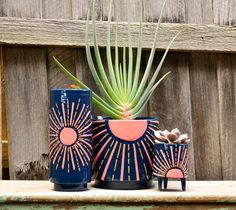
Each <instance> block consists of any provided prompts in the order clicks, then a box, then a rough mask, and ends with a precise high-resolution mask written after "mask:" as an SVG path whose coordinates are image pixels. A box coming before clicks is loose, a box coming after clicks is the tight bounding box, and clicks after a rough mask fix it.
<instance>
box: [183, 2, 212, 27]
mask: <svg viewBox="0 0 236 210" xmlns="http://www.w3.org/2000/svg"><path fill="white" fill-rule="evenodd" d="M212 2H213V1H212V0H198V1H196V0H187V1H185V3H186V22H187V23H195V24H212V23H213V10H212V8H213V4H212Z"/></svg>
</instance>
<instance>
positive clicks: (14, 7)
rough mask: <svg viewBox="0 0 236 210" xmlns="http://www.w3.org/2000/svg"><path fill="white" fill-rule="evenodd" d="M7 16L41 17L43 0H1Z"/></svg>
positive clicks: (3, 11)
mask: <svg viewBox="0 0 236 210" xmlns="http://www.w3.org/2000/svg"><path fill="white" fill-rule="evenodd" d="M1 2H2V14H3V16H4V17H5V16H6V17H18V18H41V16H42V13H41V0H17V1H15V0H1Z"/></svg>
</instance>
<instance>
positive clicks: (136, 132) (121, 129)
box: [108, 120, 148, 141]
mask: <svg viewBox="0 0 236 210" xmlns="http://www.w3.org/2000/svg"><path fill="white" fill-rule="evenodd" d="M108 125H109V128H110V131H111V132H112V134H113V135H114V136H116V137H118V138H120V139H122V140H125V141H136V140H138V139H139V138H141V137H142V136H143V135H144V133H145V132H146V130H147V126H148V123H147V120H109V121H108Z"/></svg>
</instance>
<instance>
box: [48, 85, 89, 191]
mask: <svg viewBox="0 0 236 210" xmlns="http://www.w3.org/2000/svg"><path fill="white" fill-rule="evenodd" d="M50 102H51V104H50V111H49V131H50V132H49V139H50V143H49V157H50V160H51V161H50V169H51V174H50V180H51V182H53V183H54V189H55V190H58V191H83V190H86V189H87V183H88V182H90V181H91V171H92V167H91V165H92V163H91V158H92V132H91V130H92V128H91V125H92V121H91V113H90V110H91V91H89V90H83V89H82V90H71V89H54V90H51V92H50Z"/></svg>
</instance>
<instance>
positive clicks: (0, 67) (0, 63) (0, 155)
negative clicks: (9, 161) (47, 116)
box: [0, 46, 3, 180]
mask: <svg viewBox="0 0 236 210" xmlns="http://www.w3.org/2000/svg"><path fill="white" fill-rule="evenodd" d="M2 78H3V54H2V46H0V79H1V81H0V91H1V92H0V180H1V179H2V165H3V164H2V163H3V153H2V151H3V150H2V148H3V147H2V145H3V139H2V136H3V135H2V92H3V88H2V84H3V79H2Z"/></svg>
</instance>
